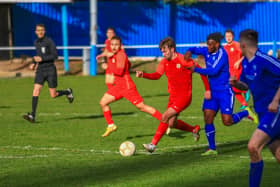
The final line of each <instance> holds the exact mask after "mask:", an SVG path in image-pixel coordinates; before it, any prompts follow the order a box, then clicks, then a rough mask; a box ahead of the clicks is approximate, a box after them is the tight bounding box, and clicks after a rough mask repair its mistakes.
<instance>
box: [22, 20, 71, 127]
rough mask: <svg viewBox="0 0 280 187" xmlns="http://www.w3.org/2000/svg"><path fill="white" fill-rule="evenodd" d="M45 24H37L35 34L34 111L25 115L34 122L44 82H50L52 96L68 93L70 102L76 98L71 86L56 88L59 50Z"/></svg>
mask: <svg viewBox="0 0 280 187" xmlns="http://www.w3.org/2000/svg"><path fill="white" fill-rule="evenodd" d="M45 32H46V31H45V26H44V24H37V25H36V30H35V34H36V35H37V37H38V39H36V40H35V42H34V45H35V47H36V53H37V54H36V56H34V57H33V64H31V65H30V69H32V70H34V69H35V70H36V75H35V79H34V87H33V97H32V112H31V113H27V114H25V115H23V118H24V119H26V120H27V121H30V122H32V123H34V122H35V117H36V109H37V105H38V98H39V95H40V92H41V89H42V87H43V85H44V82H45V81H47V82H48V86H49V92H50V96H51V97H52V98H56V97H59V96H62V95H66V97H67V99H68V101H69V103H72V102H73V100H74V96H73V91H72V89H71V88H67V89H66V90H56V87H57V72H56V67H55V64H54V61H55V60H56V59H57V50H56V46H55V44H54V42H53V40H52V39H51V38H49V37H46V36H45Z"/></svg>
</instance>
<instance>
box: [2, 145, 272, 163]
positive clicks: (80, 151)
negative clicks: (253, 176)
mask: <svg viewBox="0 0 280 187" xmlns="http://www.w3.org/2000/svg"><path fill="white" fill-rule="evenodd" d="M226 144H230V142H225V143H217V145H226ZM204 146H207V144H198V145H186V146H169V147H163V148H158V149H157V151H156V152H154V153H152V154H151V153H148V152H146V151H145V150H142V149H140V150H136V154H138V155H139V154H140V155H164V154H170V153H172V152H162V151H163V150H165V151H166V150H170V151H172V150H182V149H186V148H199V147H204ZM0 148H4V149H21V150H39V151H52V152H58V151H64V152H68V153H67V154H64V155H63V156H69V157H70V156H71V157H72V156H77V155H84V154H87V155H90V154H102V155H106V154H119V152H118V151H111V150H95V149H76V148H75V149H74V148H71V149H69V148H62V147H33V146H31V145H27V146H9V145H8V146H1V147H0ZM69 152H74V153H73V154H69ZM50 156H55V155H46V154H44V155H28V156H26V155H24V156H23V155H21V156H19V155H0V159H28V158H47V157H50ZM217 157H229V158H235V157H238V158H239V159H246V160H249V159H250V157H249V156H243V155H240V156H238V155H227V154H219V155H218V156H217ZM263 159H265V160H275V158H274V157H263Z"/></svg>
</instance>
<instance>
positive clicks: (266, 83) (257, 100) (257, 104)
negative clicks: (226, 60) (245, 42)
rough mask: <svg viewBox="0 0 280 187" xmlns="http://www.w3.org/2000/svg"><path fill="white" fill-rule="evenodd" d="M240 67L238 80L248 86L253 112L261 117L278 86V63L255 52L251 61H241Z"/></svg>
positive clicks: (279, 79)
mask: <svg viewBox="0 0 280 187" xmlns="http://www.w3.org/2000/svg"><path fill="white" fill-rule="evenodd" d="M242 66H243V71H242V74H241V77H240V80H241V81H243V82H245V83H246V84H247V85H248V86H249V89H250V90H251V93H252V95H253V99H254V108H255V111H256V112H257V113H258V115H259V117H261V116H262V115H263V114H264V113H265V112H266V111H268V105H269V104H270V103H271V101H272V100H273V97H274V96H275V94H276V92H277V90H278V88H279V86H280V62H279V61H278V60H277V59H275V58H273V57H270V56H268V55H266V54H265V53H262V52H261V51H259V50H257V51H256V54H255V56H254V57H253V58H252V59H251V60H248V59H247V58H244V59H243V61H242Z"/></svg>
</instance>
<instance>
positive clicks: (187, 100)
mask: <svg viewBox="0 0 280 187" xmlns="http://www.w3.org/2000/svg"><path fill="white" fill-rule="evenodd" d="M191 102H192V96H191V95H176V96H175V95H170V96H169V102H168V105H167V108H170V107H171V108H173V109H174V110H175V111H176V112H177V114H179V113H180V112H182V111H183V110H184V109H185V108H187V107H188V106H189V105H190V104H191Z"/></svg>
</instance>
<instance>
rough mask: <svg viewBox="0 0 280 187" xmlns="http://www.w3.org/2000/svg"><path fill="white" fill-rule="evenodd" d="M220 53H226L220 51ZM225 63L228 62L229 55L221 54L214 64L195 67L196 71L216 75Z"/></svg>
mask: <svg viewBox="0 0 280 187" xmlns="http://www.w3.org/2000/svg"><path fill="white" fill-rule="evenodd" d="M219 53H224V52H223V51H220V52H219ZM225 63H228V59H227V55H224V54H219V56H218V58H217V59H216V60H215V62H214V63H213V65H212V66H211V67H208V68H198V67H195V68H194V70H193V71H194V72H196V73H199V74H202V75H216V74H217V73H218V72H219V71H220V70H221V69H222V67H223V65H224V64H225Z"/></svg>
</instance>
